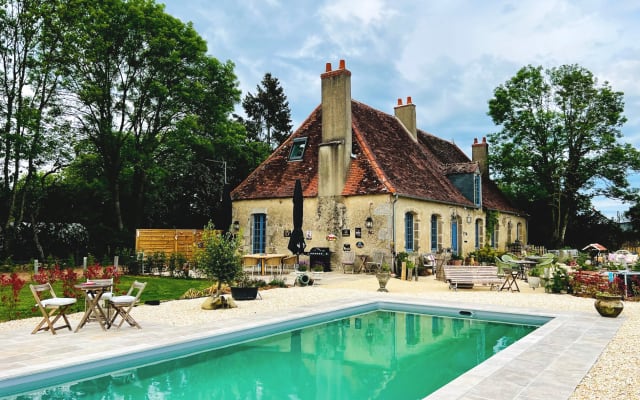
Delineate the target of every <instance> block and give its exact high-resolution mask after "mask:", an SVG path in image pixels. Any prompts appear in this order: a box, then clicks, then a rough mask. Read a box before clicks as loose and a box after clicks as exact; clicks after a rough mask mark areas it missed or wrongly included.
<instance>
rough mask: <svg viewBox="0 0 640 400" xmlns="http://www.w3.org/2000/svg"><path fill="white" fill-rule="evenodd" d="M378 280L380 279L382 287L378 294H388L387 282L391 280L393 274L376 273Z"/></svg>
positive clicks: (379, 282)
mask: <svg viewBox="0 0 640 400" xmlns="http://www.w3.org/2000/svg"><path fill="white" fill-rule="evenodd" d="M376 278H378V284H379V285H380V288H379V289H378V292H388V290H387V282H389V279H390V278H391V273H389V272H378V273H376Z"/></svg>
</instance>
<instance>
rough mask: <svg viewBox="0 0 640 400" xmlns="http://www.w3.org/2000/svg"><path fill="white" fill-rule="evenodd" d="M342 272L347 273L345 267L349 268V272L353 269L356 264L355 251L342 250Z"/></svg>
mask: <svg viewBox="0 0 640 400" xmlns="http://www.w3.org/2000/svg"><path fill="white" fill-rule="evenodd" d="M341 263H342V272H343V273H345V274H346V273H347V268H351V273H352V274H353V273H354V271H355V264H356V252H355V251H351V250H349V251H343V252H342V261H341Z"/></svg>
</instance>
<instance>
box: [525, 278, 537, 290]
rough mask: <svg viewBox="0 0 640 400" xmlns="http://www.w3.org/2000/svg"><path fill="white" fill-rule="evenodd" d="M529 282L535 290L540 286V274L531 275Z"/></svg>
mask: <svg viewBox="0 0 640 400" xmlns="http://www.w3.org/2000/svg"><path fill="white" fill-rule="evenodd" d="M527 282H529V287H530V288H531V289H533V290H536V288H539V287H540V277H539V276H529V277H528V279H527Z"/></svg>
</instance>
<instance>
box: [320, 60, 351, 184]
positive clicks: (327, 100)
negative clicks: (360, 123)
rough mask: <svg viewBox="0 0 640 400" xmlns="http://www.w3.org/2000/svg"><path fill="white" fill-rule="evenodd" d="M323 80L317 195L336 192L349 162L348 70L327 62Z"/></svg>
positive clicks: (343, 181)
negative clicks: (333, 67)
mask: <svg viewBox="0 0 640 400" xmlns="http://www.w3.org/2000/svg"><path fill="white" fill-rule="evenodd" d="M320 79H321V80H322V143H320V146H319V148H318V196H339V195H341V193H342V189H343V188H344V185H345V183H346V179H347V172H348V170H349V163H350V162H351V140H352V139H351V72H350V71H349V70H348V69H346V68H345V62H344V60H340V66H339V68H338V69H337V70H335V71H333V70H332V69H331V63H327V65H326V71H325V73H324V74H322V75H320Z"/></svg>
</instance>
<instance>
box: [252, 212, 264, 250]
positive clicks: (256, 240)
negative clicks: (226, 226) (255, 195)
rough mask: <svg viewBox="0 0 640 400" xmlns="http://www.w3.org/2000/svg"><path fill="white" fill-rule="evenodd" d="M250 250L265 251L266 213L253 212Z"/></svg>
mask: <svg viewBox="0 0 640 400" xmlns="http://www.w3.org/2000/svg"><path fill="white" fill-rule="evenodd" d="M251 230H252V231H251V250H252V252H253V253H266V251H265V249H266V247H267V215H266V214H253V224H252V229H251Z"/></svg>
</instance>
